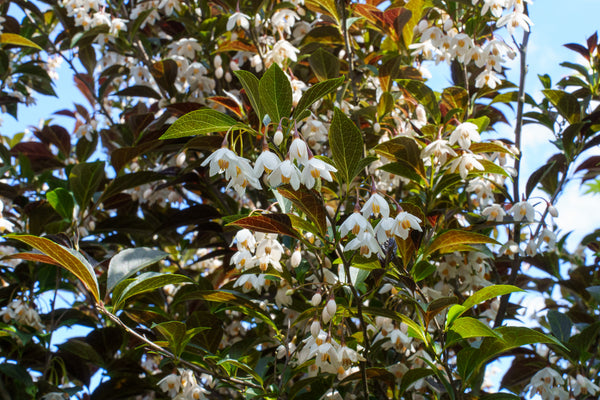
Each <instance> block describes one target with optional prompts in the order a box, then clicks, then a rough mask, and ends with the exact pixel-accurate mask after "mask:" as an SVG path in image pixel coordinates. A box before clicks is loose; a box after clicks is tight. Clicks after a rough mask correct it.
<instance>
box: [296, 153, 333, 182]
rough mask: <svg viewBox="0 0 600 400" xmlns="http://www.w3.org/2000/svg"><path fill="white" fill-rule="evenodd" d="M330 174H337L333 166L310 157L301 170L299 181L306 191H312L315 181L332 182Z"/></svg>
mask: <svg viewBox="0 0 600 400" xmlns="http://www.w3.org/2000/svg"><path fill="white" fill-rule="evenodd" d="M332 172H337V168H335V167H334V166H333V165H331V164H329V163H326V162H325V161H322V160H319V159H318V158H315V157H310V158H309V159H308V161H307V162H306V165H305V166H304V169H303V170H302V175H301V177H300V181H301V182H302V184H303V185H304V186H306V187H307V188H308V189H312V188H313V187H314V186H315V183H316V180H317V179H319V178H323V179H325V180H326V181H329V182H332V181H333V176H331V173H332Z"/></svg>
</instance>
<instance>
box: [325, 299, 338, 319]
mask: <svg viewBox="0 0 600 400" xmlns="http://www.w3.org/2000/svg"><path fill="white" fill-rule="evenodd" d="M325 307H326V308H327V312H328V313H329V315H331V316H334V315H335V312H336V310H337V304H336V303H335V299H329V301H328V302H327V306H325Z"/></svg>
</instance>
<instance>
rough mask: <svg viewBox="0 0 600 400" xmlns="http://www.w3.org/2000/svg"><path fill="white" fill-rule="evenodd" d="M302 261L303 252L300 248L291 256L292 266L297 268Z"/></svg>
mask: <svg viewBox="0 0 600 400" xmlns="http://www.w3.org/2000/svg"><path fill="white" fill-rule="evenodd" d="M300 261H302V253H301V252H300V250H299V249H296V250H294V252H293V253H292V257H291V258H290V264H291V265H292V268H297V267H298V265H300Z"/></svg>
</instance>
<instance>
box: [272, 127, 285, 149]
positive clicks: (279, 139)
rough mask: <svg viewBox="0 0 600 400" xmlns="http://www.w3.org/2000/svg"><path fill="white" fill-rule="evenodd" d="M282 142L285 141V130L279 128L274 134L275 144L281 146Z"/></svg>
mask: <svg viewBox="0 0 600 400" xmlns="http://www.w3.org/2000/svg"><path fill="white" fill-rule="evenodd" d="M281 142H283V131H282V130H281V129H277V132H275V135H273V143H275V146H279V145H280V144H281Z"/></svg>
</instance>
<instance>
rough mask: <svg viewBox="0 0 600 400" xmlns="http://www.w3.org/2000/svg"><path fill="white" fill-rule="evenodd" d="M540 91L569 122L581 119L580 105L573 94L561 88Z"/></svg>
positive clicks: (572, 122)
mask: <svg viewBox="0 0 600 400" xmlns="http://www.w3.org/2000/svg"><path fill="white" fill-rule="evenodd" d="M542 93H544V96H546V98H547V99H548V100H550V102H551V103H552V105H553V106H554V107H556V109H557V110H558V112H559V114H560V115H562V116H563V117H565V118H566V120H567V121H569V122H570V123H571V124H574V123H576V122H579V121H580V120H581V106H580V105H579V101H577V97H576V96H575V95H574V94H571V93H568V92H565V91H563V90H551V89H546V90H542Z"/></svg>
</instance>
